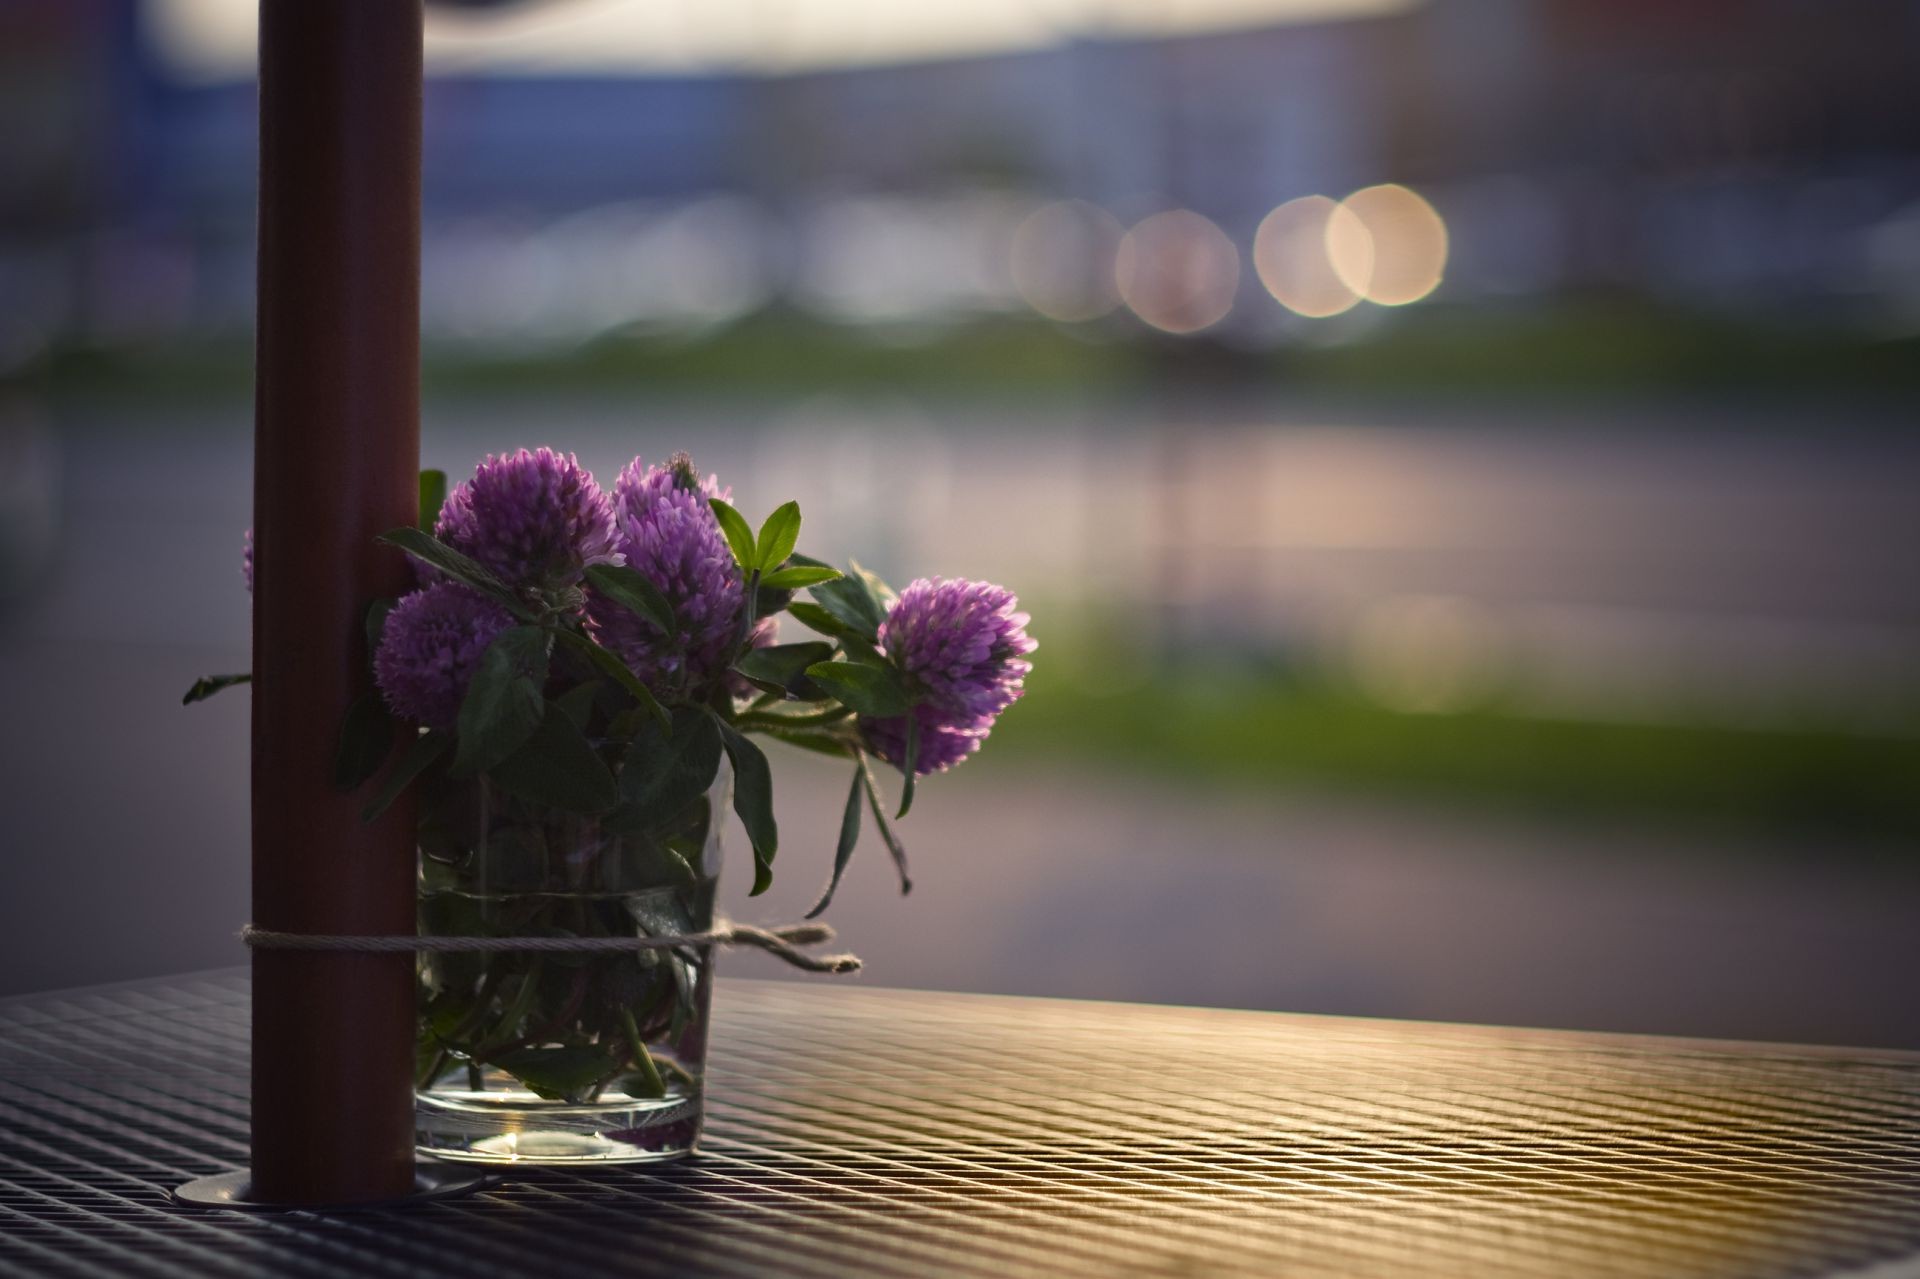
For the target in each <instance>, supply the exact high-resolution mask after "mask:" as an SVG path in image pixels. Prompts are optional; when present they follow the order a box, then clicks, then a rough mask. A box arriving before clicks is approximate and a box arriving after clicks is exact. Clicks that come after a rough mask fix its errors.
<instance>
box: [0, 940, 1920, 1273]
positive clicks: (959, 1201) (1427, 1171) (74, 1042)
mask: <svg viewBox="0 0 1920 1279" xmlns="http://www.w3.org/2000/svg"><path fill="white" fill-rule="evenodd" d="M717 1003H718V1014H717V1033H716V1039H715V1046H714V1061H713V1068H714V1073H713V1075H712V1082H711V1089H712V1092H711V1098H710V1119H709V1123H708V1132H707V1137H706V1139H705V1141H704V1143H703V1149H702V1153H701V1154H700V1155H699V1156H698V1157H697V1158H695V1159H693V1160H690V1161H687V1162H684V1163H680V1164H673V1165H665V1166H657V1167H653V1168H642V1169H638V1170H634V1169H626V1170H618V1171H613V1170H610V1171H602V1172H590V1173H589V1172H574V1171H538V1172H529V1173H527V1174H526V1175H521V1174H520V1173H516V1174H515V1175H514V1176H512V1177H511V1178H510V1179H506V1180H503V1181H501V1182H500V1183H498V1184H497V1185H494V1186H492V1187H490V1188H488V1189H485V1190H482V1191H480V1192H478V1193H476V1194H474V1195H471V1196H468V1197H466V1198H461V1199H452V1200H444V1201H440V1202H434V1203H426V1204H418V1205H412V1206H409V1207H406V1208H403V1209H389V1210H379V1211H363V1212H352V1213H339V1214H320V1213H309V1212H295V1213H274V1214H245V1213H238V1212H221V1211H205V1210H193V1209H186V1208H180V1207H175V1206H173V1205H172V1203H171V1202H170V1201H169V1198H168V1194H167V1192H168V1189H169V1188H170V1187H172V1186H174V1185H176V1184H178V1183H179V1182H181V1181H183V1180H185V1179H187V1178H190V1177H194V1176H199V1175H202V1174H207V1173H212V1172H217V1171H220V1170H222V1169H224V1168H229V1167H233V1166H235V1165H239V1164H242V1163H244V1162H245V1159H246V1153H247V1152H246V1107H247V1099H246V1095H245V1088H246V1051H247V985H246V978H245V975H244V974H242V973H235V972H221V973H212V974H205V975H199V976H191V977H182V978H173V979H166V980H161V981H154V982H144V983H135V984H129V985H121V986H110V987H94V988H90V989H85V990H78V991H67V992H60V993H55V994H48V995H37V996H29V997H26V998H21V999H15V1000H11V1001H4V1002H0V1272H5V1273H10V1274H13V1273H17V1274H29V1275H42V1274H45V1275H94V1274H115V1275H120V1274H124V1275H165V1276H193V1277H195V1279H200V1277H201V1276H212V1275H232V1274H272V1275H309V1276H320V1275H336V1274H343V1275H408V1276H413V1275H421V1276H425V1275H449V1276H453V1275H457V1276H460V1277H461V1279H486V1277H488V1276H505V1275H526V1274H538V1275H566V1274H569V1273H574V1272H578V1273H580V1274H583V1275H595V1276H603V1275H615V1274H642V1275H646V1274H660V1275H733V1274H737V1275H754V1276H773V1275H796V1276H812V1275H819V1276H844V1275H903V1276H926V1275H942V1274H954V1275H967V1274H993V1275H1005V1274H1031V1275H1047V1276H1070V1275H1098V1276H1109V1275H1153V1276H1177V1275H1216V1274H1247V1275H1262V1276H1267V1275H1321V1274H1326V1275H1412V1274H1422V1275H1424V1274H1433V1275H1449V1276H1453V1275H1475V1276H1482V1275H1484V1276H1497V1275H1542V1276H1548V1275H1550V1276H1556V1277H1566V1276H1580V1275H1635V1276H1639V1275H1729V1276H1742V1277H1752V1276H1765V1275H1816V1274H1850V1273H1852V1274H1859V1275H1862V1276H1874V1277H1875V1279H1881V1277H1890V1276H1895V1275H1915V1274H1920V1054H1903V1053H1878V1052H1849V1051H1832V1050H1824V1049H1814V1048H1805V1049H1802V1048H1793V1047H1781V1046H1769V1045H1741V1044H1725V1043H1714V1042H1699V1041H1682V1040H1666V1039H1643V1038H1629V1037H1621V1036H1607V1035H1577V1034H1567V1033H1560V1032H1549V1031H1523V1030H1501V1029H1490V1028H1481V1027H1464V1026H1446V1025H1432V1024H1423V1023H1408V1022H1384V1021H1364V1020H1349V1019H1343V1018H1325V1017H1300V1016H1288V1015H1279V1014H1266V1013H1240V1012H1218V1011H1208V1010H1197V1009H1180V1008H1159V1007H1143V1006H1137V1005H1123V1004H1093V1003H1070V1002H1064V1001H1053V1000H1035V999H1006V998H996V997H985V996H969V995H946V994H926V993H920V992H910V991H898V990H881V989H872V988H868V987H864V986H858V985H846V984H839V983H834V984H812V985H806V984H787V983H778V984H776V983H759V982H745V981H735V982H722V983H721V986H720V988H719V993H718V996H717Z"/></svg>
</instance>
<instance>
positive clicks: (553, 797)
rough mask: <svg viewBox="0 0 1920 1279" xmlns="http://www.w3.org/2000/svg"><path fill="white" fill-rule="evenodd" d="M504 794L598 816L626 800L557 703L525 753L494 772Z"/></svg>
mask: <svg viewBox="0 0 1920 1279" xmlns="http://www.w3.org/2000/svg"><path fill="white" fill-rule="evenodd" d="M487 776H488V777H489V778H490V779H492V781H493V783H494V785H496V786H498V787H499V788H500V789H501V790H504V791H507V792H509V793H511V794H514V795H518V796H519V797H520V798H521V799H525V800H530V801H531V802H533V803H535V804H544V805H546V806H547V807H549V808H558V809H562V810H563V811H565V812H569V813H582V814H585V815H586V816H589V817H591V816H594V815H596V814H598V813H604V812H605V811H607V810H608V809H609V808H612V807H613V805H614V803H615V802H616V801H617V800H618V799H619V798H620V792H619V789H618V788H617V787H616V786H615V785H614V781H613V774H612V773H610V772H608V771H607V766H606V764H605V763H603V762H602V761H601V759H600V756H599V754H598V752H596V751H595V750H594V749H593V745H592V744H591V743H590V742H588V741H587V739H586V737H585V736H584V735H583V734H582V733H581V732H580V730H579V729H578V728H575V727H574V724H573V721H572V720H570V719H568V718H567V713H566V712H565V711H563V710H561V709H560V708H559V707H558V706H555V705H553V704H551V703H549V704H547V706H546V713H545V714H544V715H542V716H541V718H540V723H539V724H538V725H537V726H536V727H535V729H534V731H533V734H532V735H531V736H530V737H528V738H527V739H526V741H525V742H523V743H522V744H521V746H520V749H518V750H516V751H515V752H513V754H512V755H510V756H508V757H507V758H506V759H504V760H502V761H501V762H500V763H498V764H496V765H494V767H493V768H491V769H489V770H488V772H487Z"/></svg>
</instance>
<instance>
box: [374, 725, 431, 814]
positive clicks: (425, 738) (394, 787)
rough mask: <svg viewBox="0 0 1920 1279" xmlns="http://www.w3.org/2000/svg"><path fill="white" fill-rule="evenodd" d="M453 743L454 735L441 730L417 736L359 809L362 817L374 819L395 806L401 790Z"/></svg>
mask: <svg viewBox="0 0 1920 1279" xmlns="http://www.w3.org/2000/svg"><path fill="white" fill-rule="evenodd" d="M452 745H453V737H452V735H451V734H449V733H446V732H444V731H442V730H440V729H434V730H432V731H431V732H426V733H422V734H421V735H420V736H419V737H417V738H415V739H414V742H413V745H411V746H409V747H408V748H407V753H406V754H405V755H402V756H401V757H400V762H399V763H397V764H395V765H394V766H393V768H392V769H391V770H390V771H389V772H388V773H387V780H386V781H384V782H382V783H381V785H380V791H379V793H378V794H376V795H375V796H374V797H373V798H372V799H370V800H368V801H367V806H366V807H365V808H363V809H361V810H360V820H361V821H363V822H371V821H373V820H374V819H375V818H376V817H378V816H380V814H382V813H384V812H386V811H387V810H388V809H389V808H391V807H393V801H394V800H396V799H399V798H400V793H401V792H402V791H404V790H406V789H407V786H408V785H409V784H410V783H411V782H412V781H413V779H414V778H416V777H418V776H420V774H422V773H424V772H426V771H427V769H428V767H429V766H431V765H432V763H433V762H434V761H435V760H437V759H439V758H440V757H441V756H442V755H444V754H446V752H447V748H448V747H450V746H452Z"/></svg>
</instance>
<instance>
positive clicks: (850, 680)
mask: <svg viewBox="0 0 1920 1279" xmlns="http://www.w3.org/2000/svg"><path fill="white" fill-rule="evenodd" d="M807 678H809V679H811V680H812V681H813V682H814V683H816V684H818V685H819V686H820V687H821V688H824V689H826V690H827V692H829V693H831V694H833V696H834V697H835V698H837V699H839V701H840V703H841V704H842V705H844V706H850V707H852V708H853V709H854V710H855V711H858V712H859V713H860V714H862V715H868V716H871V717H873V718H874V719H893V718H895V717H897V716H901V715H905V714H906V713H907V712H908V711H909V710H912V709H913V699H912V697H910V696H909V695H908V693H907V688H906V683H905V681H903V680H902V679H901V678H900V673H899V672H898V671H896V670H894V669H893V668H892V667H891V666H870V665H868V664H867V663H865V662H815V663H814V664H813V665H812V666H809V667H807Z"/></svg>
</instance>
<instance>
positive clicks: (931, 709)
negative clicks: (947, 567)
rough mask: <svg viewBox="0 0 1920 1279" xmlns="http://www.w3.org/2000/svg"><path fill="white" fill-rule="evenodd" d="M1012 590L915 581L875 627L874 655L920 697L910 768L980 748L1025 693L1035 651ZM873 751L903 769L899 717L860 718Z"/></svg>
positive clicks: (934, 767) (930, 767) (929, 768)
mask: <svg viewBox="0 0 1920 1279" xmlns="http://www.w3.org/2000/svg"><path fill="white" fill-rule="evenodd" d="M1018 607H1019V601H1018V600H1017V599H1016V598H1015V597H1014V594H1013V592H1012V591H1009V590H1008V589H1007V588H1006V587H1004V586H996V585H994V584H993V583H991V582H970V581H968V580H966V579H965V578H945V579H943V578H937V577H934V578H925V577H923V578H920V579H919V580H917V581H915V582H912V583H911V584H909V585H908V586H907V588H906V589H905V590H903V591H901V592H900V598H899V599H897V600H895V601H894V603H893V606H892V607H891V608H890V609H888V610H887V619H886V621H885V622H883V623H882V624H881V626H880V633H879V640H880V644H879V647H880V650H881V652H883V653H885V654H886V656H887V657H888V658H889V659H890V660H891V661H892V662H893V663H894V665H896V666H898V667H899V668H900V669H901V670H902V671H903V672H905V673H906V675H907V678H908V680H909V682H910V683H912V684H914V685H916V686H917V687H918V689H919V691H920V693H921V695H922V697H923V698H924V700H923V701H921V702H920V704H919V705H918V706H916V707H915V708H914V716H915V718H916V719H918V720H919V721H920V750H919V754H918V756H917V757H916V759H915V771H916V772H919V773H933V772H940V771H943V770H945V769H947V768H951V767H952V766H953V765H955V764H957V763H959V762H960V761H961V760H963V759H965V758H966V757H967V756H968V755H971V754H972V753H973V752H974V751H976V750H978V749H979V748H980V743H981V741H982V740H984V739H985V738H986V736H987V734H988V733H989V732H991V731H992V729H993V724H994V720H995V719H996V718H997V717H998V716H999V714H1000V712H1002V711H1004V710H1005V709H1006V708H1007V707H1009V706H1011V705H1013V703H1014V702H1015V701H1016V700H1018V698H1019V697H1020V696H1021V694H1022V692H1023V691H1024V687H1023V686H1024V684H1025V681H1026V677H1027V674H1028V672H1030V671H1031V670H1032V669H1033V663H1032V662H1029V661H1028V660H1027V655H1028V654H1029V653H1031V652H1033V650H1034V649H1035V648H1036V647H1037V644H1036V642H1035V640H1034V639H1033V637H1032V636H1030V635H1028V634H1027V629H1026V628H1027V622H1028V621H1029V620H1031V619H1029V618H1028V616H1027V614H1025V613H1022V612H1019V611H1018ZM861 728H862V729H863V731H864V732H865V734H866V738H867V742H868V744H869V745H870V746H872V748H873V749H874V751H875V752H876V753H877V754H879V755H880V756H881V757H882V758H884V759H886V760H887V761H888V762H890V763H892V764H895V765H898V766H904V763H905V759H906V739H907V732H906V719H905V717H898V718H894V719H884V720H873V719H863V720H862V721H861Z"/></svg>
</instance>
